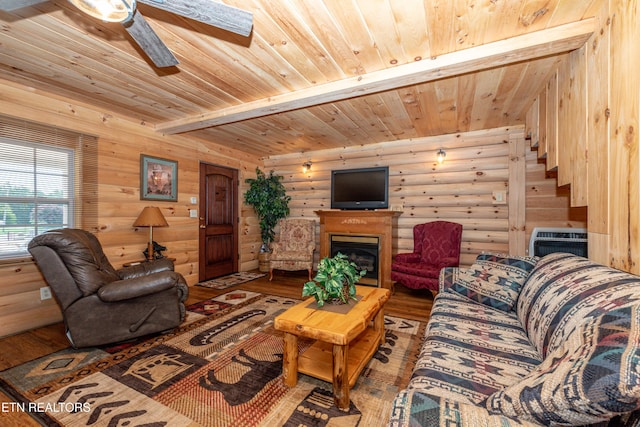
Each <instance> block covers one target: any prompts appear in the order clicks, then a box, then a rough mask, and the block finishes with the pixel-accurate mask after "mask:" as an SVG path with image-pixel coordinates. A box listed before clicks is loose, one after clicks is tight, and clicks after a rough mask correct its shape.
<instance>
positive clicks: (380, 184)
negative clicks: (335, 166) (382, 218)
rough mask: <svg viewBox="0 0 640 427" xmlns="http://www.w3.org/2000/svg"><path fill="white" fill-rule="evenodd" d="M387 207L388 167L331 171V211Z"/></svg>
mask: <svg viewBox="0 0 640 427" xmlns="http://www.w3.org/2000/svg"><path fill="white" fill-rule="evenodd" d="M388 207H389V167H388V166H380V167H372V168H360V169H343V170H334V171H331V209H345V210H346V209H386V208H388Z"/></svg>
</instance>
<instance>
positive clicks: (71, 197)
mask: <svg viewBox="0 0 640 427" xmlns="http://www.w3.org/2000/svg"><path fill="white" fill-rule="evenodd" d="M0 142H2V143H4V144H9V145H14V146H20V147H27V148H29V149H31V155H32V157H31V158H30V159H29V160H28V161H29V162H31V164H32V168H31V170H30V171H25V173H29V174H31V177H30V178H31V179H32V181H31V184H32V185H33V196H30V197H18V196H9V195H8V194H7V195H6V196H3V195H1V194H0V204H5V203H7V204H9V203H24V204H30V205H33V212H34V222H31V223H28V224H22V223H21V224H12V225H7V224H3V225H1V226H0V227H2V228H3V230H7V229H11V228H16V229H28V230H29V229H30V232H29V233H28V236H29V237H28V238H29V239H30V238H33V237H34V236H37V235H38V234H40V233H42V232H44V231H45V230H50V229H54V228H72V227H74V226H75V225H76V223H77V218H76V214H77V213H76V212H77V210H76V204H77V203H78V200H77V198H78V194H76V190H75V188H76V180H77V179H78V173H79V171H78V168H77V165H78V162H77V156H78V153H77V150H76V149H75V148H73V147H63V146H57V145H54V144H46V143H41V142H33V141H26V140H19V139H16V138H11V137H6V136H0ZM38 150H43V151H47V152H55V153H62V154H64V155H65V156H64V157H65V158H66V170H67V184H66V194H67V195H68V197H63V198H49V197H42V196H40V195H39V193H38V178H39V177H41V176H43V175H44V176H46V175H51V174H50V173H45V172H39V171H38V162H37V158H38V156H37V151H38ZM6 163H7V164H11V163H9V162H6ZM7 171H8V172H10V170H7ZM7 183H9V184H14V183H11V182H10V181H7ZM51 204H66V205H67V215H66V216H67V218H66V223H65V220H64V218H63V221H62V222H61V223H56V224H46V223H42V222H40V221H39V220H38V208H39V206H42V205H51ZM27 244H28V242H27ZM29 256H30V254H29V252H28V250H27V249H26V245H25V246H24V250H20V251H11V252H8V251H4V249H3V248H1V247H0V260H10V259H19V258H25V257H29Z"/></svg>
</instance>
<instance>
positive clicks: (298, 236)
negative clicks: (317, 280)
mask: <svg viewBox="0 0 640 427" xmlns="http://www.w3.org/2000/svg"><path fill="white" fill-rule="evenodd" d="M315 247H316V223H315V221H313V220H310V219H292V218H290V219H283V220H280V234H279V238H278V240H277V241H276V242H273V244H272V245H271V249H272V253H271V262H270V267H269V280H272V279H273V270H274V269H277V270H287V271H297V270H307V271H308V272H309V280H311V275H312V272H313V251H314V250H315Z"/></svg>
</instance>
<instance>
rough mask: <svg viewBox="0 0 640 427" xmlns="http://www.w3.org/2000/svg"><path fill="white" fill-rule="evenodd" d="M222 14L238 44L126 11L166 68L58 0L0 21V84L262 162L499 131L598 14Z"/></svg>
mask: <svg viewBox="0 0 640 427" xmlns="http://www.w3.org/2000/svg"><path fill="white" fill-rule="evenodd" d="M212 1H213V0H212ZM224 2H225V3H227V4H230V5H233V6H236V7H239V8H241V9H244V10H248V11H250V12H252V13H253V15H254V29H253V33H252V34H251V36H250V37H249V38H244V37H241V36H237V35H234V34H231V33H228V32H225V31H223V30H220V29H216V28H213V27H210V26H207V25H204V24H201V23H198V22H195V21H191V20H189V19H186V18H181V17H178V16H175V15H172V14H170V13H167V12H164V11H161V10H159V9H155V8H152V7H149V6H146V5H143V4H138V6H137V8H138V11H139V12H140V13H142V14H143V15H144V16H145V17H146V19H147V21H149V23H150V25H151V26H152V27H153V29H154V30H155V31H156V32H157V33H158V35H159V36H160V38H161V39H162V40H163V41H164V42H165V43H166V45H167V46H168V47H169V49H170V50H171V51H172V52H173V54H174V55H175V56H176V58H178V60H179V61H180V64H179V65H178V66H176V67H171V68H165V69H158V68H155V67H154V66H153V65H152V64H151V63H150V62H149V60H148V59H147V58H146V57H145V56H144V54H143V53H142V52H141V51H140V50H139V48H138V47H137V46H136V45H135V44H134V43H133V42H132V41H131V40H130V38H129V36H128V34H127V33H126V32H125V31H124V29H123V28H122V26H121V25H120V24H117V23H116V24H112V23H104V22H101V21H99V20H95V19H93V18H91V17H88V16H86V15H83V14H82V13H81V12H79V11H77V10H76V9H75V8H74V6H72V5H71V4H70V3H68V2H66V1H64V0H54V1H49V2H45V3H41V4H38V5H35V6H31V7H26V8H23V9H20V10H17V11H14V12H12V13H8V12H1V11H0V25H1V26H2V27H1V30H2V31H1V32H0V78H2V79H5V80H7V81H10V82H16V83H21V84H25V85H28V86H30V87H33V88H35V89H38V90H42V91H46V92H50V93H53V94H57V95H61V96H65V97H69V98H71V99H74V100H77V101H79V102H84V103H88V104H92V105H94V106H96V107H99V108H101V109H107V110H110V111H114V112H117V113H119V114H126V115H127V116H129V117H130V118H131V119H133V120H135V121H139V122H144V123H146V124H147V125H149V126H154V127H155V128H156V129H157V130H158V132H165V133H176V132H182V133H185V134H186V135H193V136H195V137H198V138H203V139H206V140H209V141H212V142H215V143H218V144H223V145H228V146H231V147H234V148H238V149H241V150H244V151H247V152H251V153H254V154H259V155H261V156H270V155H280V154H287V153H294V152H305V151H309V150H317V149H330V148H337V147H343V146H353V145H361V144H371V143H376V142H382V141H393V140H402V139H407V138H415V137H421V136H432V135H441V134H450V133H456V132H464V131H468V130H477V129H487V128H494V127H500V126H512V125H517V124H523V123H524V118H525V113H526V111H527V109H528V107H529V106H530V105H531V103H532V102H533V99H534V97H535V96H536V94H537V93H538V92H539V91H540V89H541V87H542V84H543V83H544V82H545V80H546V78H547V76H548V75H549V73H550V71H551V70H552V69H553V67H554V66H555V65H556V64H557V63H558V61H560V60H561V59H562V58H563V57H564V55H565V53H566V52H567V51H570V50H573V49H575V48H577V47H579V46H581V45H582V44H584V42H585V40H586V38H587V37H588V35H589V34H590V32H592V31H594V29H595V28H594V22H593V19H590V18H591V17H592V16H593V15H594V12H595V11H596V10H597V8H598V7H599V4H600V3H601V0H525V1H521V0H225V1H224Z"/></svg>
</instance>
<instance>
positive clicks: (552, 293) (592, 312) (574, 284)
mask: <svg viewBox="0 0 640 427" xmlns="http://www.w3.org/2000/svg"><path fill="white" fill-rule="evenodd" d="M638 303H640V277H638V276H635V275H633V274H629V273H626V272H623V271H620V270H616V269H613V268H610V267H606V266H604V265H600V264H597V263H595V262H593V261H591V260H589V259H586V258H583V257H579V256H577V255H572V254H568V253H562V252H557V253H552V254H549V255H547V256H545V257H544V258H541V259H540V260H539V261H538V263H537V264H536V268H535V269H534V271H533V272H532V273H531V275H529V278H528V279H527V282H526V283H525V285H524V287H523V288H522V291H521V292H520V297H519V298H518V303H517V310H516V312H517V314H518V318H519V319H520V322H521V323H522V325H523V326H524V328H525V329H526V330H527V334H528V336H529V339H530V340H531V342H532V343H533V345H535V346H536V348H537V349H538V351H539V352H540V353H541V354H542V355H543V356H546V355H547V354H549V353H550V352H552V351H554V350H555V349H556V348H558V347H559V346H561V345H562V344H563V343H564V341H566V339H567V337H568V336H569V335H570V334H571V333H572V332H573V331H574V330H575V329H577V328H578V327H579V326H580V325H581V324H582V323H583V322H584V321H585V320H586V319H589V318H593V317H598V316H600V315H601V314H603V313H606V312H607V311H609V310H613V309H616V308H619V307H623V306H630V305H635V304H638Z"/></svg>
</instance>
